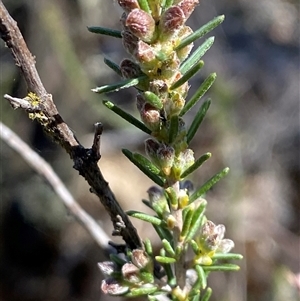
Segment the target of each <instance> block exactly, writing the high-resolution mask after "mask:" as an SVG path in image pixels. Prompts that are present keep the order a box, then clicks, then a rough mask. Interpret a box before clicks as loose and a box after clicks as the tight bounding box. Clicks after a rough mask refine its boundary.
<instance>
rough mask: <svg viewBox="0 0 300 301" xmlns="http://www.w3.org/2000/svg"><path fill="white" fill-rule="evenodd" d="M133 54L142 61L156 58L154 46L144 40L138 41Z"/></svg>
mask: <svg viewBox="0 0 300 301" xmlns="http://www.w3.org/2000/svg"><path fill="white" fill-rule="evenodd" d="M133 55H134V56H135V58H136V59H137V61H139V62H141V63H144V62H151V61H153V60H154V59H155V53H154V50H153V48H152V47H151V46H149V45H148V44H147V43H145V42H143V41H139V42H138V43H137V47H136V51H135V53H134V54H133Z"/></svg>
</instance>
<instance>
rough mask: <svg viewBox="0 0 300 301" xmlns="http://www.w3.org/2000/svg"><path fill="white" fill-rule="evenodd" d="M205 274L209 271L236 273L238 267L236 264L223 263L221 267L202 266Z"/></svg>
mask: <svg viewBox="0 0 300 301" xmlns="http://www.w3.org/2000/svg"><path fill="white" fill-rule="evenodd" d="M202 267H203V270H204V271H205V272H211V271H224V272H225V271H238V270H239V269H240V267H239V266H238V265H236V264H231V263H224V264H222V265H205V266H202Z"/></svg>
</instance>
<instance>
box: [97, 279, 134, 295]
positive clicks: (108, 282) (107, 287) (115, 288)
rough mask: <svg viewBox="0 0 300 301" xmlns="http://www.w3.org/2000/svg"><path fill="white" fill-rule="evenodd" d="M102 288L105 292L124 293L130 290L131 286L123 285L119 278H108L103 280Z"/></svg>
mask: <svg viewBox="0 0 300 301" xmlns="http://www.w3.org/2000/svg"><path fill="white" fill-rule="evenodd" d="M101 290H102V292H103V293H104V294H109V295H114V296H116V295H123V294H125V293H126V292H128V290H129V287H128V286H123V285H121V284H120V283H119V282H118V281H117V280H115V279H112V278H108V279H105V280H103V281H102V284H101Z"/></svg>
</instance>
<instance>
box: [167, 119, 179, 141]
mask: <svg viewBox="0 0 300 301" xmlns="http://www.w3.org/2000/svg"><path fill="white" fill-rule="evenodd" d="M178 130H179V119H178V116H177V115H174V116H172V117H171V121H170V128H169V143H170V144H171V143H173V142H174V140H175V139H176V137H177V134H178Z"/></svg>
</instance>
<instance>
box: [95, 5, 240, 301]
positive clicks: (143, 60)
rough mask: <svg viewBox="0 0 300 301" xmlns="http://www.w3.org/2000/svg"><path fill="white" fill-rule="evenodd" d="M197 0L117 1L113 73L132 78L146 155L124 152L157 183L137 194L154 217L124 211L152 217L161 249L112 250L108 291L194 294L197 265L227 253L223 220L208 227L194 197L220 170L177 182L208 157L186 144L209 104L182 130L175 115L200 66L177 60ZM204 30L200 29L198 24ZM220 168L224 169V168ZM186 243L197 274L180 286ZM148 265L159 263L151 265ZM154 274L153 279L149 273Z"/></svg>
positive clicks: (185, 51) (104, 266) (183, 55)
mask: <svg viewBox="0 0 300 301" xmlns="http://www.w3.org/2000/svg"><path fill="white" fill-rule="evenodd" d="M198 2H199V0H173V1H172V0H171V1H162V0H118V3H119V5H120V6H121V7H122V9H123V10H124V12H123V15H122V17H121V25H122V32H121V37H122V43H123V46H124V48H125V50H126V51H127V53H128V54H130V55H131V58H130V59H128V58H126V59H123V60H122V62H121V64H120V71H121V74H122V76H123V77H124V78H125V79H126V81H124V82H122V83H126V85H127V84H128V83H133V82H134V83H136V82H138V84H137V85H136V88H137V90H138V93H137V95H136V106H137V109H138V111H139V114H140V117H141V120H142V122H143V124H142V127H141V125H140V123H139V122H137V121H136V119H134V122H132V123H133V124H135V125H136V126H137V124H139V127H140V128H141V129H144V131H145V132H147V133H150V135H151V137H150V138H148V139H147V140H146V141H145V151H146V154H147V156H148V158H145V157H144V156H142V155H140V154H136V153H134V154H132V153H131V152H130V151H128V150H125V151H126V152H124V154H125V155H126V156H127V157H128V158H129V159H130V160H131V161H132V162H133V163H134V164H135V165H137V166H138V167H139V168H140V169H141V170H142V171H143V172H144V173H145V174H146V175H147V176H149V178H151V179H152V180H153V181H154V182H155V183H156V184H158V185H159V186H160V187H155V186H153V187H151V188H149V190H148V191H147V192H148V201H146V200H144V203H145V204H146V205H147V206H148V207H150V208H151V209H152V210H153V211H154V212H155V216H150V215H148V214H145V213H142V212H138V211H134V210H132V211H131V212H128V215H131V216H133V217H135V218H139V219H141V220H143V221H146V222H149V223H152V225H153V226H154V228H155V230H156V232H157V233H158V235H159V237H160V238H161V242H162V248H161V250H160V252H159V255H158V256H153V253H152V246H150V249H151V251H149V249H148V247H149V246H148V247H147V244H146V243H145V250H132V251H130V250H129V254H126V255H124V254H122V256H121V255H120V254H118V255H116V256H115V257H112V261H109V262H102V263H99V267H100V269H101V271H102V272H103V274H104V275H105V277H106V279H105V280H103V282H102V286H101V287H102V291H103V292H104V293H107V294H110V295H121V294H122V295H123V294H125V296H128V297H129V296H131V297H134V296H140V295H148V297H149V299H151V298H152V299H153V300H157V299H156V297H155V296H157V295H158V294H159V293H162V294H164V295H168V297H169V296H171V295H172V298H173V299H174V300H180V301H185V300H194V297H195V296H196V295H197V294H199V292H200V290H201V289H205V288H206V284H205V281H202V280H203V278H202V280H201V277H204V278H205V277H207V275H206V274H205V272H204V270H203V268H202V266H208V265H212V264H214V263H215V262H216V261H215V260H214V255H215V254H216V253H227V252H229V251H230V250H231V249H232V248H233V246H234V243H233V241H231V240H229V239H224V234H225V226H223V225H215V224H214V223H213V222H211V221H207V220H206V217H205V216H204V213H205V208H206V205H207V202H206V200H204V199H203V198H202V195H204V194H205V193H206V192H207V191H208V189H210V188H211V186H212V185H213V184H215V183H216V181H218V180H219V179H220V177H221V176H220V174H217V175H216V176H215V177H213V178H211V179H210V180H209V181H208V182H207V183H205V184H204V185H203V186H201V187H200V188H199V189H197V190H196V191H194V187H193V184H192V183H191V182H190V181H186V180H185V177H186V176H188V175H189V174H190V173H191V172H193V171H194V170H195V169H196V168H198V167H200V166H201V164H203V163H204V162H205V161H206V160H207V159H208V158H209V157H210V156H211V154H210V153H207V154H205V155H203V156H202V157H200V158H199V159H197V160H195V158H194V152H193V151H192V150H191V149H189V148H188V144H189V142H190V141H191V139H192V137H193V135H194V134H195V132H196V130H197V128H198V126H199V125H200V123H201V121H202V119H203V117H204V115H205V113H206V110H207V109H208V106H209V103H210V102H209V101H207V102H206V103H204V104H203V109H202V110H200V111H199V114H197V116H196V117H195V119H194V121H193V122H192V123H191V126H190V127H189V129H188V130H187V129H186V125H185V122H184V120H183V119H182V116H183V114H184V113H186V112H187V111H188V110H189V109H190V108H191V106H190V104H191V103H192V105H194V104H195V102H194V101H191V102H190V103H189V104H188V105H186V104H185V99H186V96H187V93H188V90H189V84H188V82H187V80H188V78H190V77H191V76H192V75H193V74H195V72H194V71H195V70H196V71H197V70H199V69H197V68H198V67H199V66H200V67H201V66H202V65H203V62H202V61H201V62H202V65H201V64H200V63H199V61H197V59H195V56H192V57H191V60H190V59H189V60H187V61H185V60H186V59H187V57H188V56H189V54H190V52H191V49H192V47H193V43H192V42H191V41H192V40H193V39H194V38H195V36H198V37H199V31H197V33H195V35H193V36H192V37H189V38H188V39H185V38H187V37H188V36H190V35H191V34H193V31H192V29H191V28H190V27H188V26H186V25H185V24H186V21H187V19H188V18H189V16H190V15H191V13H192V12H193V10H194V9H195V7H196V5H197V4H198ZM210 26H211V25H210ZM206 30H207V27H206V29H203V31H204V32H205V31H206ZM183 39H185V41H184V42H183V43H182V41H183ZM205 45H206V46H205V47H207V45H208V44H205ZM199 48H200V47H199ZM199 48H198V49H199ZM203 49H204V48H203ZM203 49H201V48H200V50H201V51H203ZM195 52H196V53H197V51H195ZM199 53H200V52H198V54H199ZM199 60H200V58H199ZM184 61H185V62H184ZM195 61H197V62H198V63H195ZM186 62H187V63H186ZM182 63H183V64H182ZM195 65H196V66H195ZM186 66H188V67H186ZM196 67H197V68H196ZM200 67H199V68H200ZM212 78H215V76H214V77H212ZM127 79H128V80H127ZM130 79H134V81H130ZM208 83H209V85H211V83H212V82H209V81H206V84H205V85H203V87H202V90H200V92H201V93H200V92H198V94H196V95H200V94H202V95H203V93H205V89H207V88H206V86H209V85H208ZM201 86H202V85H201ZM124 87H125V84H124ZM200 88H201V87H200ZM192 99H193V97H192V98H191V100H192ZM204 105H205V106H204ZM124 118H125V117H124ZM225 172H226V173H227V172H228V170H227V169H226V170H225V169H224V172H223V173H224V174H225ZM223 173H222V174H223ZM150 245H151V244H150ZM188 248H192V249H193V251H194V253H195V256H194V258H193V260H191V262H192V268H194V269H195V271H197V277H198V278H197V281H194V282H193V286H192V287H191V286H188V285H186V281H185V276H186V275H184V270H185V268H186V265H185V255H186V252H187V250H188ZM154 266H155V267H156V266H159V271H157V270H155V269H154ZM158 274H159V275H160V276H161V277H157V275H158ZM154 275H155V277H154ZM164 276H165V277H164ZM155 278H156V279H155ZM157 278H158V279H157ZM166 279H167V280H166ZM200 280H201V281H200Z"/></svg>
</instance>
